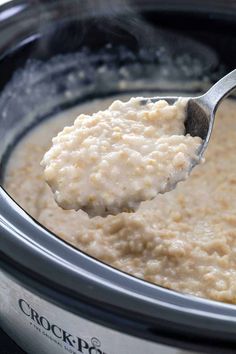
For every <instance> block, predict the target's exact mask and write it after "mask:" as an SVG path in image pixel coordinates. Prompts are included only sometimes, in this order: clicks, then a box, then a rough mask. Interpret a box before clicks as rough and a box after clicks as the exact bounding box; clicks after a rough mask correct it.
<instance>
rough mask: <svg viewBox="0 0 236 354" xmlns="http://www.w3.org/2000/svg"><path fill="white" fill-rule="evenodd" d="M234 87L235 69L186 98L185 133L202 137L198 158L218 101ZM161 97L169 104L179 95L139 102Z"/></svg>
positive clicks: (144, 101) (205, 143) (235, 83)
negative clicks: (196, 95) (202, 93)
mask: <svg viewBox="0 0 236 354" xmlns="http://www.w3.org/2000/svg"><path fill="white" fill-rule="evenodd" d="M235 87H236V69H235V70H233V71H231V72H230V73H229V74H228V75H226V76H224V77H223V78H222V79H221V80H219V81H218V82H217V83H216V84H215V85H214V86H212V87H211V88H210V89H209V90H208V91H207V92H206V93H205V94H204V95H202V96H198V97H188V98H187V118H186V120H185V129H186V134H190V135H191V136H199V137H200V138H202V139H203V144H202V145H201V148H200V150H199V158H201V157H202V155H203V153H204V151H205V150H206V148H207V145H208V143H209V140H210V137H211V133H212V129H213V124H214V120H215V113H216V110H217V108H218V106H219V104H220V102H221V101H222V100H223V99H224V98H225V97H227V96H228V95H229V94H230V92H232V91H233V90H234V88H235ZM163 99H164V100H166V101H167V102H168V103H169V104H174V103H175V101H177V100H178V99H179V97H152V98H147V99H144V100H141V102H140V103H141V104H142V105H143V104H146V103H147V102H148V101H150V100H151V102H153V103H155V102H157V101H159V100H163ZM196 163H197V162H196ZM196 163H193V165H192V166H191V168H193V167H194V166H195V165H196Z"/></svg>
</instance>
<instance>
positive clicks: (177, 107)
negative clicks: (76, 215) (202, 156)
mask: <svg viewBox="0 0 236 354" xmlns="http://www.w3.org/2000/svg"><path fill="white" fill-rule="evenodd" d="M142 100H143V98H141V97H137V98H131V99H130V100H129V101H128V102H122V101H119V100H117V101H114V102H113V103H112V104H111V106H110V107H109V108H108V109H106V110H104V111H99V112H97V113H94V114H92V115H88V114H87V115H86V114H81V115H79V117H78V118H77V119H76V120H75V122H74V124H73V125H72V126H70V127H68V126H67V127H65V128H64V129H63V131H62V132H60V133H59V134H58V135H57V137H55V138H53V144H52V147H51V148H50V149H49V151H48V152H47V153H46V154H45V155H44V158H43V160H42V166H43V167H44V177H45V180H46V181H47V182H48V184H49V185H50V187H51V188H52V191H53V193H54V198H55V200H56V202H57V204H58V205H60V206H61V207H62V208H63V209H75V210H78V209H83V210H85V211H86V212H88V214H89V215H91V216H94V215H101V216H102V215H106V213H110V214H118V213H119V212H120V211H124V210H126V211H127V210H129V211H133V210H136V209H137V208H138V206H139V204H140V202H141V201H144V200H150V199H153V198H155V197H156V195H157V194H158V193H164V192H166V191H169V190H170V189H172V188H174V187H175V185H176V184H177V183H178V182H179V181H181V180H184V179H186V178H187V176H188V174H189V172H190V170H191V166H192V164H193V163H196V162H197V161H198V151H199V148H200V145H201V143H202V140H201V138H199V137H191V136H190V135H185V126H184V121H185V117H186V114H185V108H186V103H187V99H184V98H182V99H179V100H178V101H177V102H176V103H175V104H174V105H169V104H168V103H167V102H166V101H164V100H159V101H157V102H155V103H153V102H152V101H151V100H148V101H147V104H141V103H140V102H141V101H142Z"/></svg>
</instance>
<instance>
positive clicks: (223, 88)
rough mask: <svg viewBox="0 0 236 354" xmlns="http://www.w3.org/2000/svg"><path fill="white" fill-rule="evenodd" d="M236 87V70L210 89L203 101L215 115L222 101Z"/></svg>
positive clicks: (202, 98)
mask: <svg viewBox="0 0 236 354" xmlns="http://www.w3.org/2000/svg"><path fill="white" fill-rule="evenodd" d="M235 87H236V69H235V70H233V71H231V72H230V73H229V74H227V75H226V76H224V77H223V78H222V79H221V80H219V81H218V82H217V83H216V84H215V85H214V86H212V87H211V88H210V90H209V91H207V92H206V93H205V94H204V95H203V96H202V97H201V101H202V102H204V104H205V105H206V106H207V107H208V109H209V110H210V111H211V112H213V113H215V111H216V109H217V107H218V105H219V104H220V102H221V100H222V99H223V98H225V97H226V96H228V95H229V94H230V92H231V91H233V89H234V88H235Z"/></svg>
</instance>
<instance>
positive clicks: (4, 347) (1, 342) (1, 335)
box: [0, 329, 26, 354]
mask: <svg viewBox="0 0 236 354" xmlns="http://www.w3.org/2000/svg"><path fill="white" fill-rule="evenodd" d="M0 354H26V353H25V352H23V350H21V349H20V348H19V347H18V346H17V345H16V344H15V343H14V342H13V341H12V340H11V339H10V338H9V337H8V336H7V335H6V334H5V332H3V331H2V330H1V329H0Z"/></svg>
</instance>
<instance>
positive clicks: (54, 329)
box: [18, 299, 107, 354]
mask: <svg viewBox="0 0 236 354" xmlns="http://www.w3.org/2000/svg"><path fill="white" fill-rule="evenodd" d="M18 303H19V307H20V309H21V311H22V312H23V314H24V315H26V316H27V317H30V319H31V320H32V321H34V322H35V323H36V324H37V325H39V326H40V327H41V328H43V329H44V330H46V331H47V332H51V333H52V334H53V335H54V336H55V337H56V338H58V339H61V340H62V342H63V343H65V344H67V345H69V346H70V347H72V348H74V349H76V350H77V351H78V353H82V354H107V353H105V352H104V351H102V350H101V349H99V348H100V347H101V341H100V340H99V339H98V338H96V337H92V338H91V344H90V343H88V342H87V341H86V340H85V339H82V338H80V337H79V336H75V335H72V334H71V333H69V332H67V331H66V330H65V329H62V328H60V327H59V326H57V325H56V324H52V323H51V322H50V321H49V320H48V319H47V318H46V317H45V316H42V315H40V314H39V313H38V311H36V310H34V309H33V308H32V307H31V306H30V305H29V304H28V303H27V302H26V301H25V300H23V299H20V300H19V301H18Z"/></svg>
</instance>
